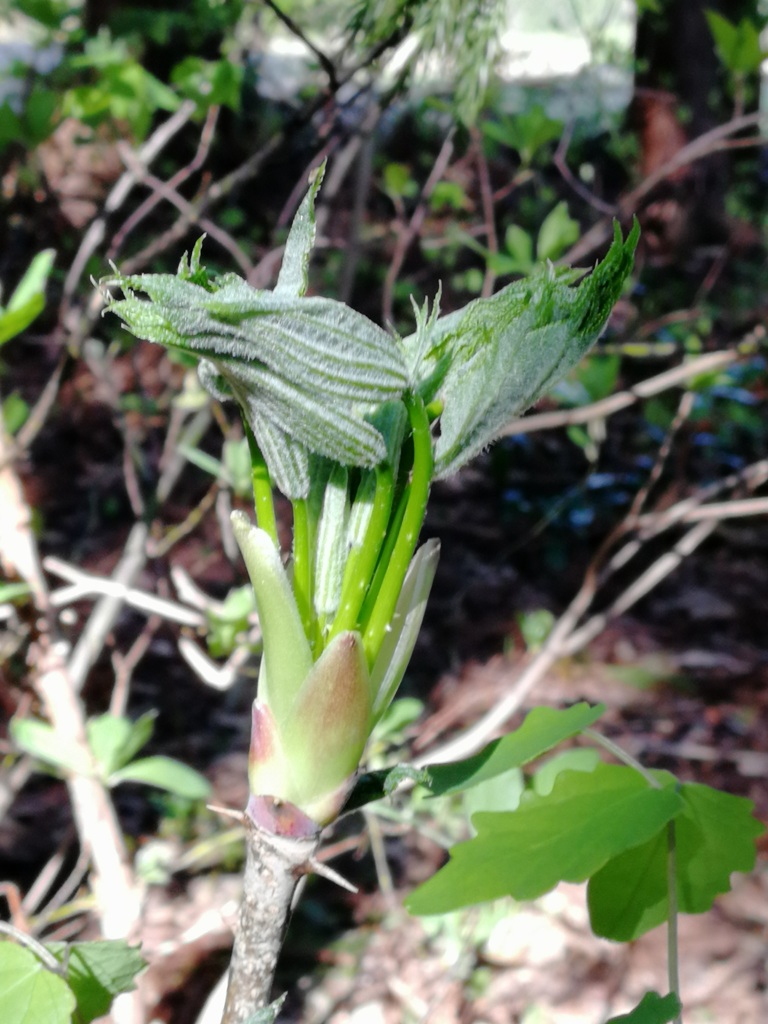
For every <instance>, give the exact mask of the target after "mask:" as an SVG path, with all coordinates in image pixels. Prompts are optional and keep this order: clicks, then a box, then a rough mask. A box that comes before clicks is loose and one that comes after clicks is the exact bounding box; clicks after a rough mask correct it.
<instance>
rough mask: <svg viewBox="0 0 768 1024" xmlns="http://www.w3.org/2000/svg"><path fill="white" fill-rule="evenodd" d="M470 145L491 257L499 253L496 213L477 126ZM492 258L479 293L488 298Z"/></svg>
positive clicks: (491, 292) (491, 284)
mask: <svg viewBox="0 0 768 1024" xmlns="http://www.w3.org/2000/svg"><path fill="white" fill-rule="evenodd" d="M471 135H472V145H473V147H474V150H475V164H476V166H477V180H478V184H479V185H480V203H481V205H482V210H483V225H484V227H485V244H486V245H487V247H488V252H489V253H490V255H491V257H493V256H497V255H498V253H499V236H498V234H497V232H496V214H495V211H494V207H493V190H492V188H491V174H490V171H489V169H488V161H487V160H486V158H485V151H484V150H483V137H482V135H481V133H480V131H479V129H478V128H476V127H473V128H472V132H471ZM491 263H492V260H486V265H485V275H484V276H483V286H482V288H481V289H480V295H481V296H482V297H483V298H486V299H487V298H488V297H489V296H490V295H492V294H493V287H494V285H495V283H496V272H495V271H494V270H493V267H492V266H491Z"/></svg>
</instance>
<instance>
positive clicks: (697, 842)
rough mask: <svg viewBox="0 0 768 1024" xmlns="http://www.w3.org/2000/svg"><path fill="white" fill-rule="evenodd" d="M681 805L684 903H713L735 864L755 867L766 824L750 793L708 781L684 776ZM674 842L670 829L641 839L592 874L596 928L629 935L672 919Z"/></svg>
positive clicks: (698, 907) (696, 909)
mask: <svg viewBox="0 0 768 1024" xmlns="http://www.w3.org/2000/svg"><path fill="white" fill-rule="evenodd" d="M679 793H680V798H681V800H682V803H683V809H682V813H681V814H679V815H678V816H677V817H676V819H675V858H676V865H677V903H678V909H679V910H680V911H681V912H682V913H686V914H700V913H702V912H704V911H705V910H709V908H710V907H711V906H712V903H713V902H714V899H715V897H716V896H717V895H718V894H719V893H722V892H727V891H728V889H729V888H730V876H731V874H732V873H733V872H734V871H751V870H752V868H753V867H754V864H755V855H756V849H755V839H756V838H757V836H759V835H760V834H761V833H762V832H763V831H764V828H763V826H762V825H761V823H760V822H759V821H757V819H756V818H754V817H753V815H752V811H753V805H752V803H751V801H749V800H746V799H744V798H743V797H736V796H731V795H730V794H728V793H721V792H719V791H718V790H716V789H711V788H710V787H709V786H703V785H698V784H695V783H685V784H684V785H682V786H681V787H680V789H679ZM667 856H668V843H667V833H666V830H664V831H662V832H660V833H659V834H658V835H657V836H653V837H652V838H650V839H649V840H648V841H647V842H645V843H643V844H642V845H641V846H636V847H634V848H633V849H630V850H626V851H624V852H623V853H620V854H619V855H618V856H616V857H614V858H613V859H612V860H610V861H608V863H607V864H606V865H605V866H604V867H603V868H602V869H601V870H600V871H598V872H597V873H596V874H595V875H594V876H593V877H592V878H591V879H590V881H589V886H588V888H587V898H588V904H589V914H590V920H591V923H592V929H593V931H595V933H596V934H598V935H602V936H604V937H605V938H607V939H614V940H616V941H618V942H628V941H630V940H632V939H636V938H637V937H638V936H640V935H643V934H644V933H645V932H647V931H650V929H651V928H655V927H656V926H657V925H659V924H661V923H662V922H663V921H665V920H666V919H667V916H668V913H669V900H668V891H667Z"/></svg>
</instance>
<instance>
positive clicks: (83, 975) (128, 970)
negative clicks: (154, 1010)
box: [39, 939, 147, 1024]
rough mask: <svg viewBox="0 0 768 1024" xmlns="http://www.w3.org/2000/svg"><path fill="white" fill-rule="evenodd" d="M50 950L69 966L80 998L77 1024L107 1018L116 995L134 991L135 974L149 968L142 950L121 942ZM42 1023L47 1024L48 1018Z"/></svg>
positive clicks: (69, 977)
mask: <svg viewBox="0 0 768 1024" xmlns="http://www.w3.org/2000/svg"><path fill="white" fill-rule="evenodd" d="M47 949H48V950H49V951H50V952H51V953H53V955H54V956H55V957H56V958H57V959H58V960H60V961H61V962H62V963H66V979H67V981H68V983H69V985H70V986H71V988H72V991H73V992H74V994H75V997H76V999H77V1022H78V1024H90V1021H92V1020H95V1019H96V1018H97V1017H103V1016H105V1015H106V1014H107V1013H108V1012H109V1008H110V1006H111V1005H112V1000H113V999H114V998H115V996H117V995H119V994H120V993H121V992H130V991H132V990H133V989H134V988H135V987H136V985H135V983H134V979H135V977H136V975H137V974H138V973H139V972H140V971H142V970H143V969H144V968H145V967H146V966H147V964H146V961H145V960H144V958H143V957H142V955H141V953H140V951H139V947H138V946H129V945H128V943H127V942H125V941H123V940H122V939H115V940H108V941H103V942H76V943H74V944H72V945H69V946H67V944H66V943H64V942H51V943H49V944H47ZM67 1019H68V1020H69V1018H67ZM39 1020H40V1022H42V1021H43V1020H45V1022H46V1024H48V1019H47V1018H39Z"/></svg>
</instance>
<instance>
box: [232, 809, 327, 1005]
mask: <svg viewBox="0 0 768 1024" xmlns="http://www.w3.org/2000/svg"><path fill="white" fill-rule="evenodd" d="M243 823H244V825H245V849H246V860H245V875H244V878H243V901H242V903H241V905H240V915H239V918H238V924H237V932H236V934H235V945H234V948H233V950H232V962H231V965H230V969H229V987H228V989H227V999H226V1003H225V1005H224V1016H223V1017H222V1024H247V1022H248V1021H249V1020H250V1018H251V1017H253V1015H254V1014H255V1013H256V1011H257V1010H260V1009H263V1008H264V1007H265V1006H268V1005H269V1002H270V996H271V992H272V981H273V978H274V975H275V968H276V966H277V958H278V956H279V954H280V949H281V947H282V944H283V938H284V936H285V931H286V928H287V927H288V920H289V917H290V914H291V907H292V905H293V898H294V894H295V892H296V888H297V886H298V884H299V882H300V881H301V878H302V876H303V875H305V874H306V873H307V871H308V870H309V865H310V862H311V860H312V859H313V858H314V855H315V853H316V851H317V847H318V845H319V843H320V835H319V833H315V834H313V835H311V836H300V837H293V836H281V835H274V834H272V833H271V832H267V831H266V830H265V829H263V828H260V827H259V826H258V825H256V824H254V822H253V821H252V820H251V818H250V817H249V816H248V814H245V815H244V816H243Z"/></svg>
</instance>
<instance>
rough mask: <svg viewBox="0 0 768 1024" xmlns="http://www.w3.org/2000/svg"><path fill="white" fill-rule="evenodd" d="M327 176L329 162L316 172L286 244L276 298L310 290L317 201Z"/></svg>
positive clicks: (292, 224)
mask: <svg viewBox="0 0 768 1024" xmlns="http://www.w3.org/2000/svg"><path fill="white" fill-rule="evenodd" d="M324 175H325V161H323V163H322V164H321V165H320V166H319V167H318V168H317V169H316V170H315V171H314V172H313V174H312V177H311V181H310V187H309V191H308V192H307V194H306V195H305V196H304V199H303V200H302V202H301V206H300V207H299V209H298V210H297V212H296V216H295V217H294V218H293V222H292V223H291V230H290V231H289V232H288V238H287V239H286V242H285V252H284V253H283V262H282V264H281V266H280V273H279V275H278V278H277V284H276V285H275V294H276V295H288V296H292V297H297V298H298V297H299V296H302V295H304V293H305V292H306V290H307V283H308V271H309V258H310V256H311V255H312V246H313V245H314V244H315V229H316V225H315V200H316V199H317V193H318V192H319V191H320V186H321V185H322V183H323V177H324Z"/></svg>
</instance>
